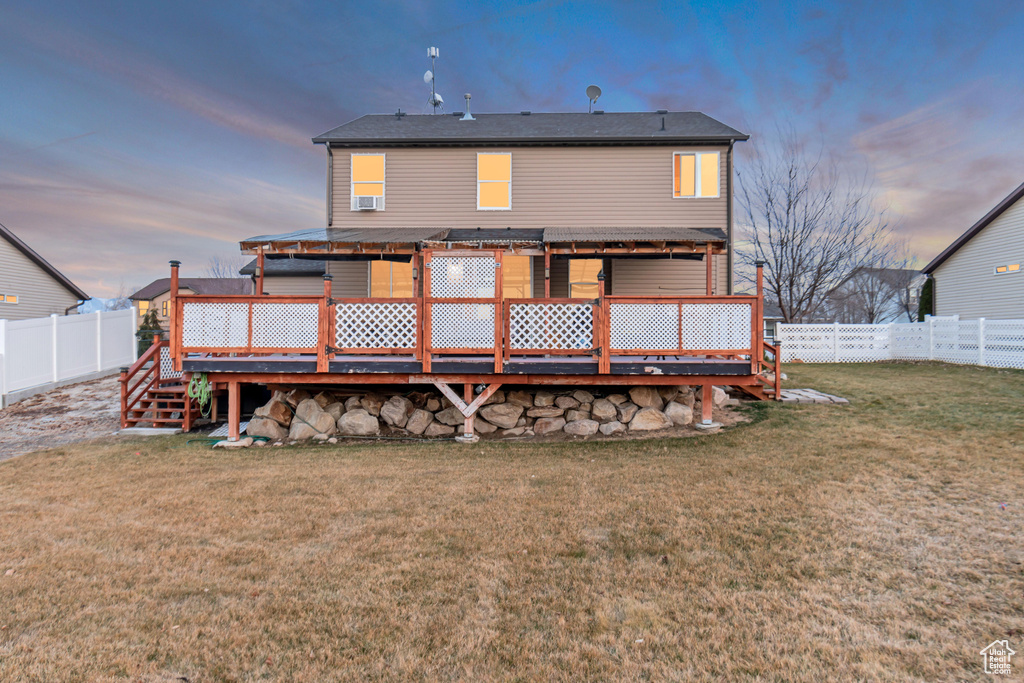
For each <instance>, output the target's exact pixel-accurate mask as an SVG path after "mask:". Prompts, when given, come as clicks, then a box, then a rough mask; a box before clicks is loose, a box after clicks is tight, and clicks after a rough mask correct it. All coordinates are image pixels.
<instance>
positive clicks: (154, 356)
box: [118, 332, 166, 429]
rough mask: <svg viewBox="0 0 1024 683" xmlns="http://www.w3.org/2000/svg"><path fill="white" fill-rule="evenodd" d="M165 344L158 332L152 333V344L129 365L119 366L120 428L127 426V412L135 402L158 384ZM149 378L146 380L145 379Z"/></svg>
mask: <svg viewBox="0 0 1024 683" xmlns="http://www.w3.org/2000/svg"><path fill="white" fill-rule="evenodd" d="M165 345H166V342H165V341H164V340H163V339H162V338H161V337H160V333H159V332H158V333H156V334H154V335H153V345H152V346H150V347H149V348H148V349H146V352H145V353H143V354H142V355H141V356H139V359H138V360H137V361H135V362H134V363H133V364H132V365H131V366H130V367H123V368H121V376H120V377H119V378H118V382H120V383H121V429H125V428H127V426H128V412H129V411H130V410H131V409H132V408H134V407H135V404H137V403H138V402H139V400H140V399H141V398H142V397H143V396H145V395H146V393H147V392H148V391H149V390H150V389H152V388H153V387H154V386H159V384H160V349H161V348H163V347H164V346H165ZM149 361H153V362H152V364H151V365H150V366H149V367H148V368H147V367H146V364H147V363H149ZM140 372H142V375H141V376H140V377H139V380H138V381H137V382H135V384H134V385H132V386H131V387H129V386H128V382H129V381H131V379H132V378H133V377H135V376H136V375H138V374H139V373H140ZM147 379H148V380H149V381H148V382H147V381H146V380H147ZM143 384H145V386H144V387H143V389H142V391H138V392H137V391H136V390H137V389H138V388H139V387H140V386H143Z"/></svg>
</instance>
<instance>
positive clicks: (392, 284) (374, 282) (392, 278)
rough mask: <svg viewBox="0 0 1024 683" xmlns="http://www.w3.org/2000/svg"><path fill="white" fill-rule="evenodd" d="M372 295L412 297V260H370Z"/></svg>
mask: <svg viewBox="0 0 1024 683" xmlns="http://www.w3.org/2000/svg"><path fill="white" fill-rule="evenodd" d="M370 296H371V297H373V298H378V299H406V298H410V297H412V296H413V293H412V262H409V263H393V262H391V261H370Z"/></svg>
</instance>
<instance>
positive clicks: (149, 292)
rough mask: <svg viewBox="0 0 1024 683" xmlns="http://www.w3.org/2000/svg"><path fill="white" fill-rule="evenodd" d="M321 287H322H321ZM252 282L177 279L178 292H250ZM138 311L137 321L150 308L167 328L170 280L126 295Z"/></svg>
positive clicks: (193, 278)
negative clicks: (128, 295)
mask: <svg viewBox="0 0 1024 683" xmlns="http://www.w3.org/2000/svg"><path fill="white" fill-rule="evenodd" d="M321 289H322V287H321ZM252 292H253V289H252V283H251V282H250V281H249V280H246V279H244V278H239V277H191V278H182V279H180V280H179V281H178V293H179V294H215V295H222V294H252ZM128 299H129V300H131V301H133V302H135V305H136V306H137V308H138V311H139V314H138V315H139V323H141V322H142V319H143V318H144V317H145V316H146V313H148V312H149V311H150V310H155V311H156V318H157V320H158V321H159V322H160V326H161V327H162V328H164V329H165V330H166V329H168V320H169V319H170V301H171V280H170V278H166V277H164V278H160V279H159V280H154V281H153V282H150V283H149V284H148V285H146V286H145V287H143V288H142V289H140V290H139V291H137V292H135V293H134V294H132V295H131V296H130V297H128Z"/></svg>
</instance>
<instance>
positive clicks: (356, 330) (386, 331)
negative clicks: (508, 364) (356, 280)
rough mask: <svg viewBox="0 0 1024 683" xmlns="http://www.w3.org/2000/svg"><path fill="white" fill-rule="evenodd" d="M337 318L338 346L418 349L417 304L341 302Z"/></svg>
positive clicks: (342, 347)
mask: <svg viewBox="0 0 1024 683" xmlns="http://www.w3.org/2000/svg"><path fill="white" fill-rule="evenodd" d="M335 319H336V325H335V332H336V334H335V341H336V344H337V346H338V348H339V349H415V348H416V304H414V303H361V304H338V305H337V313H336V315H335ZM492 336H493V333H492Z"/></svg>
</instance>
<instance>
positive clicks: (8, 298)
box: [0, 294, 18, 304]
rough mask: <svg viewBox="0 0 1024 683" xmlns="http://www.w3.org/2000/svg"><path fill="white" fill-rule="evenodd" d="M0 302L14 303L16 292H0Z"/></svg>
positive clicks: (16, 299) (16, 301)
mask: <svg viewBox="0 0 1024 683" xmlns="http://www.w3.org/2000/svg"><path fill="white" fill-rule="evenodd" d="M0 303H8V304H16V303H18V296H17V295H16V294H0Z"/></svg>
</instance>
